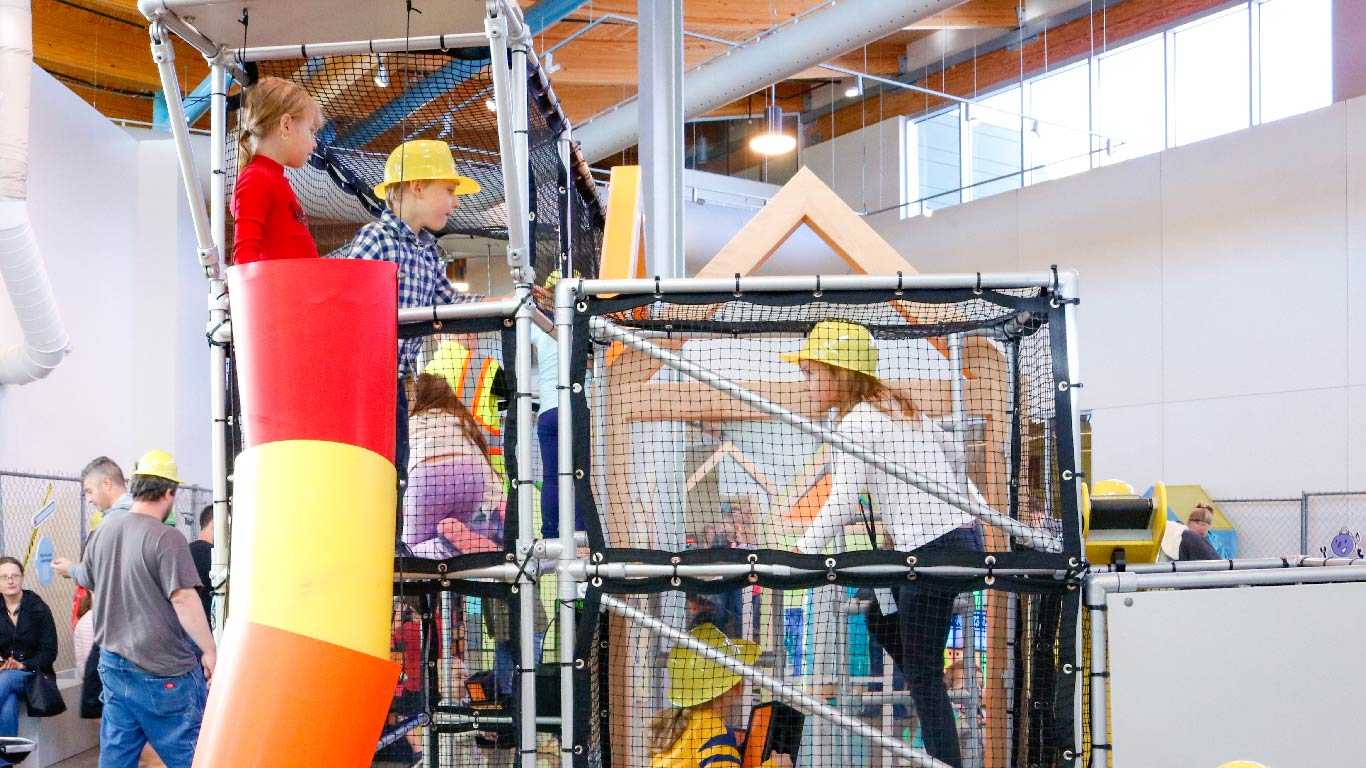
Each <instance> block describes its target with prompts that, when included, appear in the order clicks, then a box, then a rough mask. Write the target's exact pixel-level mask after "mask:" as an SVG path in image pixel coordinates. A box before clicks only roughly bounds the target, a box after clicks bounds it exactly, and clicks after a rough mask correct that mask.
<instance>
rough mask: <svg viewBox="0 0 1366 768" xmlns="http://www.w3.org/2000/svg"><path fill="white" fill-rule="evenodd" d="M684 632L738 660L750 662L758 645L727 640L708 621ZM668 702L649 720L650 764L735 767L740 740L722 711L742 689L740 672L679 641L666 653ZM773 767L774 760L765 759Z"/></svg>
mask: <svg viewBox="0 0 1366 768" xmlns="http://www.w3.org/2000/svg"><path fill="white" fill-rule="evenodd" d="M689 635H690V636H691V637H692V638H693V639H694V640H699V641H701V642H703V643H705V644H706V645H708V646H709V647H711V648H713V649H715V650H717V651H720V652H721V653H724V654H726V655H727V656H730V657H731V658H733V659H735V660H736V661H739V662H740V663H742V664H746V665H753V664H754V662H755V660H756V659H758V658H759V646H758V645H756V644H754V643H752V642H750V641H748V640H732V639H730V638H728V637H726V635H725V633H724V632H722V631H721V630H719V629H717V628H716V627H715V626H714V625H712V624H703V625H701V626H699V627H697V628H696V629H694V630H693V631H692V632H690V633H689ZM666 666H667V668H668V670H669V702H670V703H671V704H673V708H671V709H668V710H665V711H664V712H661V713H659V714H658V715H655V718H654V721H653V722H651V723H650V753H651V759H650V768H699V767H700V766H708V767H710V766H716V767H717V768H728V767H730V766H736V767H738V766H739V765H740V740H739V739H738V738H737V736H736V732H735V730H734V729H733V728H731V727H730V726H729V725H727V724H726V719H725V716H726V713H727V712H729V711H730V710H732V709H733V708H734V705H735V703H736V701H738V700H739V697H740V696H741V695H742V693H743V691H744V686H743V685H741V677H740V675H738V674H736V673H735V672H732V671H730V670H728V669H726V668H725V667H723V666H721V665H720V664H718V663H716V662H715V661H713V660H711V659H708V658H706V657H704V656H702V655H701V654H699V653H697V652H696V651H693V650H691V649H688V648H684V647H682V646H681V645H676V646H674V647H673V649H672V650H670V651H669V660H668V662H667V663H666ZM764 765H765V768H773V766H774V765H775V762H774V761H773V760H770V761H768V762H765V764H764Z"/></svg>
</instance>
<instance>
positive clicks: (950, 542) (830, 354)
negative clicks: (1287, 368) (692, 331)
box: [782, 320, 981, 768]
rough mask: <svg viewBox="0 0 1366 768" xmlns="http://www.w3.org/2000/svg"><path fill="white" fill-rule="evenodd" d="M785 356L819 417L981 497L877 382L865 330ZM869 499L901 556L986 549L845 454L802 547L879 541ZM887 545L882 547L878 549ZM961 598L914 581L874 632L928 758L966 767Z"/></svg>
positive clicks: (925, 499) (923, 421) (823, 325)
mask: <svg viewBox="0 0 1366 768" xmlns="http://www.w3.org/2000/svg"><path fill="white" fill-rule="evenodd" d="M782 359H783V360H784V361H786V362H789V363H795V364H797V365H798V366H800V367H801V369H802V373H803V374H805V376H806V392H807V395H808V397H810V398H811V399H812V400H813V401H814V402H815V403H816V405H817V407H818V408H819V409H820V410H821V411H823V412H829V411H830V410H834V411H835V412H836V418H837V420H838V426H837V431H838V432H839V433H840V434H841V435H843V436H844V437H847V438H850V439H851V440H853V441H854V442H856V443H857V444H859V445H861V446H863V447H864V448H867V449H868V450H871V451H874V452H876V453H878V454H880V455H882V456H885V457H887V458H889V459H891V460H892V461H895V462H897V463H899V464H902V465H903V466H906V467H909V468H912V469H913V470H914V471H916V472H917V473H919V474H921V475H924V476H926V477H928V478H930V479H933V480H936V481H938V482H940V483H943V484H944V485H947V486H949V487H962V488H964V489H965V490H967V491H968V492H969V493H973V494H975V493H976V491H975V490H973V489H972V488H971V484H970V483H968V482H967V481H966V480H965V473H964V461H963V456H962V452H961V451H959V450H958V449H957V447H956V446H955V444H954V442H953V440H952V438H951V437H949V436H948V435H947V433H945V432H944V431H943V430H942V429H940V428H939V427H938V425H936V424H935V423H934V422H932V421H930V420H929V419H928V418H926V417H925V415H924V414H923V413H921V411H920V409H919V408H917V407H916V404H915V402H914V401H912V400H911V398H910V397H908V396H906V395H905V394H903V393H900V392H897V391H894V390H892V389H890V388H888V387H887V386H886V385H885V384H883V382H882V381H881V380H880V379H878V377H877V361H878V350H877V347H876V346H874V344H873V339H872V336H871V334H869V332H868V329H867V328H865V327H863V326H861V325H858V324H856V323H850V322H845V321H842V320H825V321H822V322H820V323H817V324H816V326H815V327H814V328H812V329H811V333H810V334H808V336H807V339H806V344H805V346H804V347H803V348H802V350H801V351H800V352H795V353H789V354H784V355H782ZM864 492H866V493H867V494H868V497H869V498H870V499H871V500H872V512H873V513H874V514H876V515H877V516H878V517H880V518H881V520H882V525H883V527H884V530H885V534H884V535H885V536H887V537H889V538H890V539H891V542H890V543H891V545H892V546H893V547H894V548H895V549H897V550H898V551H902V552H908V553H924V552H927V551H930V550H965V551H975V550H980V549H981V544H980V540H979V538H978V535H977V528H976V526H975V521H974V520H973V518H972V517H971V516H970V515H968V514H967V513H965V512H962V511H961V510H959V509H957V508H955V507H952V506H950V505H949V504H947V503H945V502H944V501H941V500H940V499H939V498H937V497H935V496H932V495H930V494H928V493H925V492H924V491H922V490H920V489H919V488H916V487H915V486H913V485H910V484H909V483H906V482H903V481H901V480H898V479H897V478H895V477H893V476H891V475H890V474H888V473H886V472H885V471H883V470H881V469H879V468H878V467H876V466H873V465H871V464H867V463H865V462H864V461H863V460H862V459H858V458H855V457H853V456H851V455H849V454H847V453H844V452H843V451H836V452H835V458H834V471H833V474H832V476H831V483H830V495H829V497H828V498H827V499H826V502H825V505H824V506H823V507H822V508H821V511H820V512H819V513H818V514H817V515H816V518H815V520H813V521H812V523H811V525H810V526H809V527H808V528H807V530H806V532H805V533H804V534H803V535H802V537H801V539H800V541H798V543H797V549H798V550H800V551H801V552H803V553H808V554H816V553H819V552H821V550H823V549H824V548H825V547H826V545H827V544H828V543H829V542H830V540H831V539H833V538H835V536H836V534H838V533H840V532H841V531H843V530H844V529H845V527H846V526H848V525H850V524H853V523H857V522H863V523H864V524H865V527H866V529H867V531H868V533H869V536H870V537H872V538H874V539H876V527H875V526H874V523H873V519H872V517H871V516H870V515H868V514H867V513H866V512H864V511H863V509H862V508H861V507H860V505H859V495H860V494H861V493H864ZM865 516H866V517H865ZM884 543H885V542H878V541H876V540H875V541H873V546H874V547H877V546H881V545H883V544H884ZM955 596H956V593H955V592H954V591H953V590H952V589H944V588H936V587H935V586H932V585H928V584H926V583H925V581H924V580H918V581H914V582H911V583H909V584H908V585H906V586H901V587H899V588H897V590H896V595H895V605H896V610H895V612H892V611H891V605H890V604H888V605H886V606H885V607H883V608H881V609H879V608H877V607H876V606H875V607H874V611H873V614H872V615H871V616H870V617H869V621H868V628H869V631H870V632H871V633H872V634H873V636H874V637H876V638H877V639H878V641H879V642H881V643H882V645H883V647H884V648H886V649H887V652H888V653H889V654H890V655H891V657H892V660H893V661H894V662H895V663H896V665H897V666H898V667H899V668H900V669H901V672H902V674H903V675H904V676H905V678H906V682H907V685H908V686H909V688H910V693H911V698H912V699H913V700H914V702H915V708H916V714H917V715H919V717H920V728H921V735H922V738H923V739H924V742H925V751H927V752H929V754H930V755H932V756H934V757H936V758H938V759H939V760H941V761H943V762H944V763H947V764H948V765H951V766H955V768H958V766H961V764H962V757H961V755H960V753H959V748H958V732H957V728H956V726H955V724H954V715H953V707H952V705H951V704H950V703H949V695H948V688H947V686H946V685H945V683H944V648H945V645H946V644H947V642H948V635H949V627H950V625H951V624H952V622H953V602H954V598H955ZM889 597H890V596H889ZM887 602H888V603H890V601H887Z"/></svg>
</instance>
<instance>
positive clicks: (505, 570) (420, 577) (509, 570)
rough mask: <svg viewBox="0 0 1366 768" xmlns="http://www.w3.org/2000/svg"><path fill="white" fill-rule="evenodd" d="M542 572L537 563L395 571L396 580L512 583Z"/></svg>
mask: <svg viewBox="0 0 1366 768" xmlns="http://www.w3.org/2000/svg"><path fill="white" fill-rule="evenodd" d="M539 575H540V573H539V571H538V569H537V568H536V566H535V564H532V566H531V567H530V568H528V569H526V570H521V569H519V568H518V567H517V565H516V564H514V563H504V564H501V565H490V566H486V567H483V568H467V569H465V570H463V571H450V572H448V573H438V574H430V573H411V572H408V571H395V572H394V581H456V580H459V579H465V580H475V579H482V580H484V581H502V582H507V583H512V582H515V581H517V580H518V579H519V578H521V577H527V576H529V577H531V578H535V577H537V576H539Z"/></svg>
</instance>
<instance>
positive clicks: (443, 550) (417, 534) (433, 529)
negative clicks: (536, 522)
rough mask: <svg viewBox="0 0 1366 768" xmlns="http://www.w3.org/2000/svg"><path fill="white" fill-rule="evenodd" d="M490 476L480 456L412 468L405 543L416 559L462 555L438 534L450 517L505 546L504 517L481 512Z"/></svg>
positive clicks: (405, 497) (406, 501)
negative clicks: (440, 523) (441, 525)
mask: <svg viewBox="0 0 1366 768" xmlns="http://www.w3.org/2000/svg"><path fill="white" fill-rule="evenodd" d="M487 473H488V468H487V467H485V466H484V460H483V458H482V457H477V456H468V457H463V458H458V459H453V460H451V461H443V462H440V463H436V464H421V465H418V466H416V467H413V469H412V471H411V472H410V473H409V474H408V488H407V490H406V491H404V494H403V543H404V544H407V545H408V546H409V547H412V550H413V554H414V555H417V556H418V557H427V558H438V559H444V558H447V557H451V556H453V555H458V554H462V552H461V551H460V550H459V549H457V548H456V547H455V546H454V545H453V544H452V543H451V542H450V541H448V540H446V539H445V538H444V537H442V536H441V535H439V534H438V533H437V523H439V522H441V521H442V520H445V519H446V518H450V517H453V518H455V519H456V520H459V521H460V522H462V523H464V524H465V525H466V526H467V527H468V528H469V529H470V530H471V531H472V532H474V533H477V534H479V535H480V536H483V537H484V538H487V539H489V540H490V541H492V542H493V543H494V544H496V545H499V546H501V545H502V541H503V516H502V513H500V512H498V511H496V510H492V511H485V512H484V513H483V514H481V511H480V506H481V505H482V503H483V500H484V493H485V485H486V481H485V477H486V476H487Z"/></svg>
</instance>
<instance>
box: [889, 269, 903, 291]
mask: <svg viewBox="0 0 1366 768" xmlns="http://www.w3.org/2000/svg"><path fill="white" fill-rule="evenodd" d="M901 280H902V277H901V270H899V269H898V270H897V271H896V290H895V291H893V292H892V293H894V294H896V295H897V296H900V295H901V294H903V293H905V292H906V291H905V289H904V288H903V287H902V284H901Z"/></svg>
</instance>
